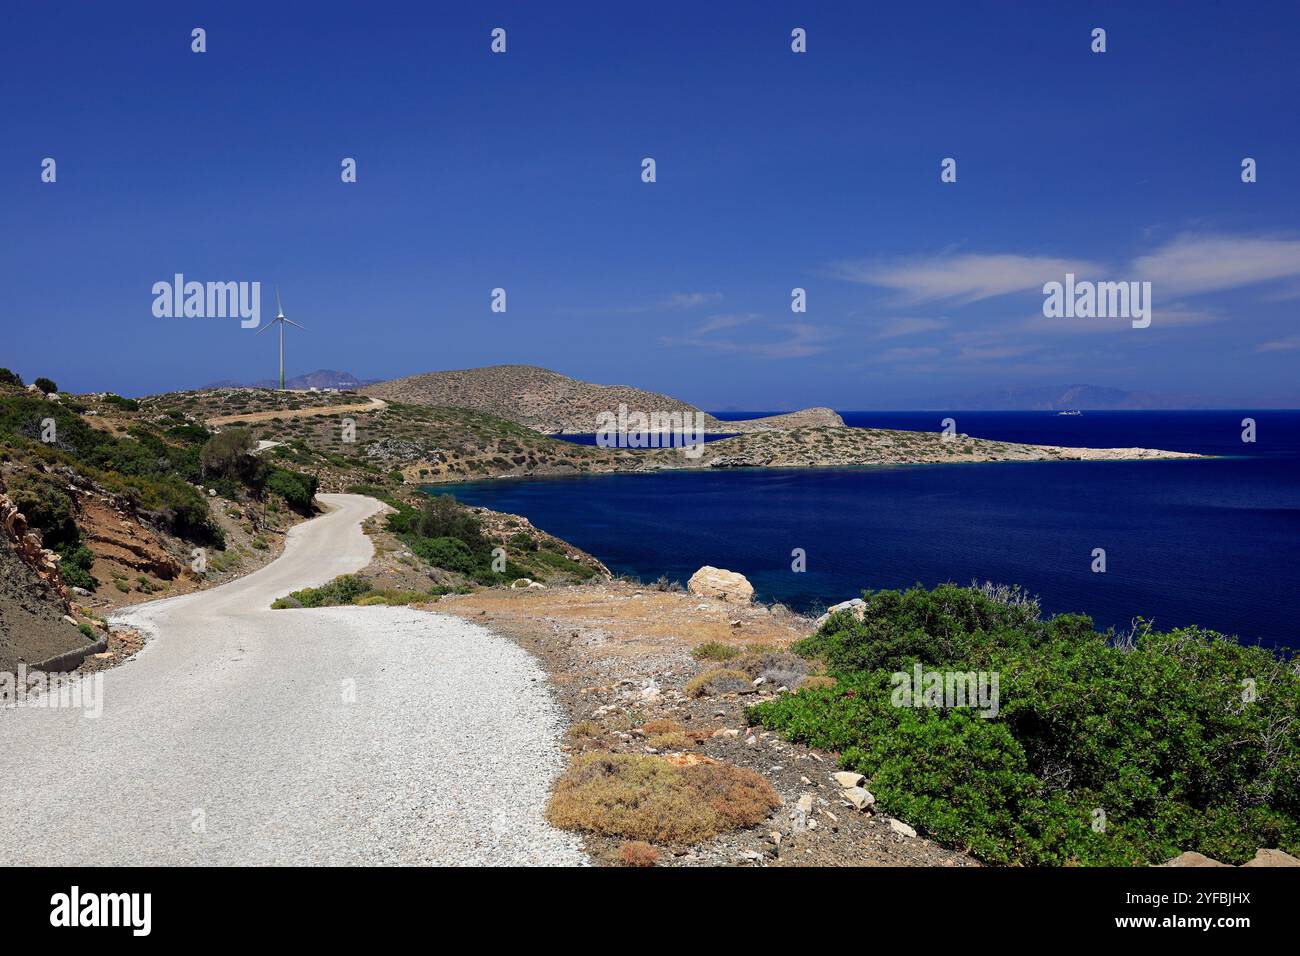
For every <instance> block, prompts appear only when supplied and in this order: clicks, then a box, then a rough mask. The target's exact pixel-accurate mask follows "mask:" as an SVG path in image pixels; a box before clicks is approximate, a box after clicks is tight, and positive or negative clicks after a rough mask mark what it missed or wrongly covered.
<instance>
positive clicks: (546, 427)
mask: <svg viewBox="0 0 1300 956" xmlns="http://www.w3.org/2000/svg"><path fill="white" fill-rule="evenodd" d="M360 391H361V392H362V393H363V394H366V395H374V396H376V397H378V398H383V399H389V400H392V401H398V402H405V403H407V404H411V405H430V406H444V407H450V408H468V409H472V410H473V411H478V412H486V413H487V414H489V415H496V416H498V417H500V418H505V419H508V420H509V421H512V422H517V423H519V424H520V425H526V426H527V427H529V428H531V429H533V430H534V431H539V432H541V433H543V434H546V435H557V434H570V435H589V434H593V433H595V432H596V431H598V424H597V422H598V416H599V415H600V413H602V412H612V413H617V411H618V409H619V406H620V405H622V406H626V407H627V409H628V411H629V412H643V413H646V414H652V413H654V412H667V413H670V414H672V413H676V414H693V413H696V412H699V409H697V408H696V407H695V406H694V405H689V404H687V403H686V402H683V401H680V400H678V399H675V398H671V397H669V396H667V395H660V394H658V393H656V392H648V391H645V390H644V389H640V388H632V387H631V386H627V385H595V384H592V383H591V382H582V381H579V380H578V379H576V378H569V377H568V376H567V375H561V374H560V373H558V372H552V371H549V370H548V369H544V368H536V367H534V366H531V365H493V366H490V367H488V368H471V369H463V370H460V371H454V372H429V373H426V374H424V375H412V376H411V377H409V378H399V379H394V380H393V381H391V382H382V383H380V384H378V385H370V386H367V387H366V388H363V389H361V390H360ZM704 421H705V428H706V430H708V431H710V432H753V431H768V430H773V429H784V428H794V427H798V426H810V425H843V424H844V422H843V420H842V419H841V418H840V417H839V415H837V414H836V413H835V412H834V411H832V410H831V409H829V408H806V409H804V410H802V411H798V412H792V413H790V414H788V415H774V416H771V417H769V418H755V419H747V420H744V421H736V422H723V421H719V420H718V419H716V418H714V417H713V416H711V415H707V414H706V415H705V418H704Z"/></svg>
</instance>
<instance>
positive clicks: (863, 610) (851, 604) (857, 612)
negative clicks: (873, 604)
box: [814, 598, 867, 627]
mask: <svg viewBox="0 0 1300 956" xmlns="http://www.w3.org/2000/svg"><path fill="white" fill-rule="evenodd" d="M837 611H849V612H850V613H852V615H853V616H854V617H856V618H857V619H858V620H859V621H861V620H862V619H863V618H865V617H866V616H867V602H866V601H864V600H862V598H850V599H849V600H847V601H841V602H840V603H839V604H835V605H832V606H831V607H829V608H827V609H826V613H825V614H823V615H822V616H821V617H819V618H817V621H816V623H815V625H814V626H816V627H821V626H822V625H823V624H825V623H826V622H827V621H829V620H830V618H831V615H832V614H834V613H836V612H837Z"/></svg>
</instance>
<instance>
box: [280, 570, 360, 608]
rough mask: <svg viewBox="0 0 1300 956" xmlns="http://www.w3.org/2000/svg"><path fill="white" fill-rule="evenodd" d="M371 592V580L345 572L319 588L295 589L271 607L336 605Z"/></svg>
mask: <svg viewBox="0 0 1300 956" xmlns="http://www.w3.org/2000/svg"><path fill="white" fill-rule="evenodd" d="M370 592H371V585H370V582H369V581H366V580H364V579H362V578H359V577H357V576H356V575H355V574H344V575H342V576H341V577H337V578H335V579H334V580H333V581H331V582H329V583H328V584H324V585H321V586H320V587H318V588H304V589H303V590H301V591H294V592H293V593H292V594H290V595H289V598H288V599H286V598H280V599H279V600H277V601H276V602H275V603H274V604H272V605H271V607H273V608H276V609H282V608H286V607H336V606H338V605H343V604H354V603H356V601H357V599H358V598H362V597H364V596H366V595H367V594H369V593H370Z"/></svg>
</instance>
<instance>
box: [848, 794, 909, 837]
mask: <svg viewBox="0 0 1300 956" xmlns="http://www.w3.org/2000/svg"><path fill="white" fill-rule="evenodd" d="M843 796H844V799H845V800H847V801H849V803H851V804H853V805H854V806H855V807H857V808H858V809H859V810H865V809H867V807H870V806H874V805H875V802H876V798H875V797H874V796H873V795H872V793H871V791H870V790H864V789H862V788H861V787H849V789H847V790H845V791H844V794H843ZM912 836H916V834H915V833H913V834H912Z"/></svg>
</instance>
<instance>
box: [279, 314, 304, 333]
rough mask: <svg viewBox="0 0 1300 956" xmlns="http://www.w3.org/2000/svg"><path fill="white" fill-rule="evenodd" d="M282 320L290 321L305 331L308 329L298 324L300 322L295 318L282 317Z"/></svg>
mask: <svg viewBox="0 0 1300 956" xmlns="http://www.w3.org/2000/svg"><path fill="white" fill-rule="evenodd" d="M280 321H282V322H288V323H289V324H290V325H296V326H298V328H300V329H302V330H303V331H304V332H306V331H307V329H306V328H305V327H304V326H301V325H298V323H297V322H295V321H294V320H293V319H290V318H285V317H281V320H280Z"/></svg>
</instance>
